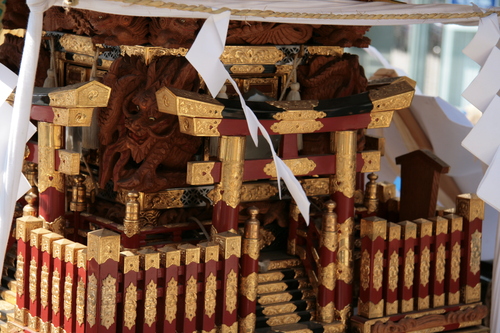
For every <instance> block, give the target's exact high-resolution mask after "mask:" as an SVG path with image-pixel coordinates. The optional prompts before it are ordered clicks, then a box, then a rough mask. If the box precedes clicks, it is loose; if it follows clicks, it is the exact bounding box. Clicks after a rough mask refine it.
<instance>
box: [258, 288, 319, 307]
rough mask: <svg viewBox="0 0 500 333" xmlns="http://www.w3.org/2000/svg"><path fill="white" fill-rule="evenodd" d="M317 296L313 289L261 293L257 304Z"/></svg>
mask: <svg viewBox="0 0 500 333" xmlns="http://www.w3.org/2000/svg"><path fill="white" fill-rule="evenodd" d="M314 297H316V296H315V295H314V291H313V290H312V289H302V290H299V289H295V290H287V291H283V292H277V293H269V294H261V295H258V296H257V304H260V305H270V304H275V303H284V302H290V301H296V300H301V299H310V298H314Z"/></svg>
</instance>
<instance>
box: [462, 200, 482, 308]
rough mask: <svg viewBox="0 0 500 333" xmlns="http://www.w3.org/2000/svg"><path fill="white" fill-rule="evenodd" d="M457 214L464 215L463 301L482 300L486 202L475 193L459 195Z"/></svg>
mask: <svg viewBox="0 0 500 333" xmlns="http://www.w3.org/2000/svg"><path fill="white" fill-rule="evenodd" d="M457 214H458V215H460V216H462V217H463V223H464V224H463V228H464V231H463V233H464V235H463V242H462V249H463V251H464V252H463V257H462V265H461V276H460V285H461V289H462V291H463V293H462V295H461V301H462V303H466V304H469V303H473V302H479V301H480V300H481V239H482V224H483V218H484V202H483V201H482V200H481V199H479V197H478V196H477V195H475V194H461V195H459V196H458V197H457Z"/></svg>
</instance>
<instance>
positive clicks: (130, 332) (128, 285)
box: [120, 251, 140, 333]
mask: <svg viewBox="0 0 500 333" xmlns="http://www.w3.org/2000/svg"><path fill="white" fill-rule="evenodd" d="M120 259H121V266H122V270H123V302H122V311H121V312H122V313H123V316H122V317H121V318H122V323H121V325H120V326H121V328H122V332H123V333H134V332H136V331H137V312H138V310H139V309H138V308H137V300H138V295H137V290H138V280H139V267H140V256H139V255H136V254H134V253H132V252H130V251H124V252H121V253H120Z"/></svg>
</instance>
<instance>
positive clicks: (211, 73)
mask: <svg viewBox="0 0 500 333" xmlns="http://www.w3.org/2000/svg"><path fill="white" fill-rule="evenodd" d="M229 18H230V12H223V13H221V14H217V15H211V16H210V17H209V18H208V19H207V20H206V21H205V23H204V24H203V27H202V28H201V30H200V32H199V33H198V36H197V37H196V40H195V41H194V43H193V45H192V46H191V48H190V50H189V52H188V53H187V54H186V59H188V60H189V62H190V63H191V64H192V65H193V67H194V68H196V70H197V71H198V73H200V75H201V76H202V77H203V80H204V81H205V83H206V85H207V87H208V90H210V93H211V94H212V96H213V97H215V96H217V94H218V92H219V91H220V89H221V87H222V86H223V85H224V84H225V82H226V80H227V81H229V82H231V84H232V85H233V87H234V89H235V90H236V92H237V93H238V95H239V98H240V102H241V107H242V109H243V112H244V114H245V117H246V120H247V124H248V130H249V132H250V136H251V137H252V140H253V142H254V144H255V145H256V146H258V131H259V130H260V132H261V134H262V136H263V137H264V138H265V139H266V141H267V142H268V143H269V146H270V148H271V152H272V155H273V160H274V164H275V166H276V175H277V179H278V189H279V191H280V196H281V186H280V178H282V179H283V180H284V181H285V184H286V186H287V188H288V190H289V191H290V194H291V195H292V197H293V198H294V199H295V202H296V203H297V207H298V208H299V210H300V212H301V213H302V216H303V217H304V220H305V221H306V223H307V224H309V205H310V204H309V200H308V199H307V196H306V194H305V192H304V190H303V188H302V186H301V185H300V183H299V182H298V180H297V179H296V178H295V176H294V174H293V172H292V171H291V170H290V168H288V166H287V165H286V164H285V163H284V162H283V161H282V160H281V159H280V158H279V157H278V155H276V152H275V151H274V148H273V144H272V141H271V138H270V136H269V133H267V131H266V129H265V128H264V126H262V124H261V123H260V122H259V120H258V119H257V117H256V116H255V114H254V113H253V111H252V110H251V109H250V108H249V107H248V106H247V105H246V103H245V100H244V98H243V95H242V94H241V92H240V90H239V88H238V85H237V84H236V82H235V81H234V80H233V79H232V78H231V76H230V75H229V73H228V72H227V71H226V69H225V68H224V65H223V64H222V62H221V61H220V60H219V57H220V56H221V54H222V52H223V51H224V45H225V40H226V34H227V28H228V25H229Z"/></svg>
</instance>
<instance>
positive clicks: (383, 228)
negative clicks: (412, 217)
mask: <svg viewBox="0 0 500 333" xmlns="http://www.w3.org/2000/svg"><path fill="white" fill-rule="evenodd" d="M386 238H387V221H386V220H384V219H381V218H379V217H376V216H372V217H368V218H364V219H362V220H361V268H360V288H359V302H358V309H359V310H358V312H359V315H360V316H363V317H366V318H380V317H383V315H384V299H383V289H382V284H383V272H384V248H385V240H386Z"/></svg>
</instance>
